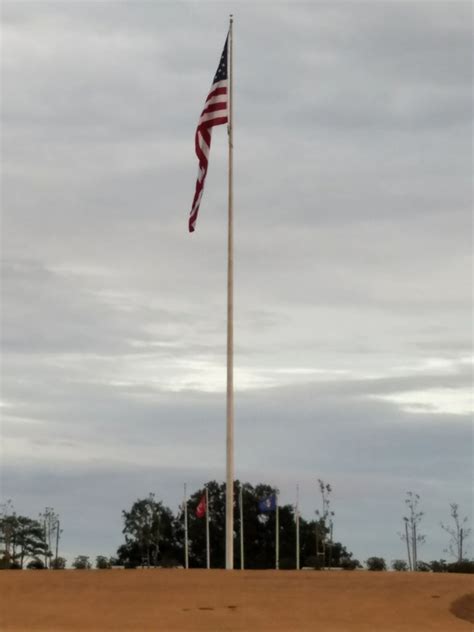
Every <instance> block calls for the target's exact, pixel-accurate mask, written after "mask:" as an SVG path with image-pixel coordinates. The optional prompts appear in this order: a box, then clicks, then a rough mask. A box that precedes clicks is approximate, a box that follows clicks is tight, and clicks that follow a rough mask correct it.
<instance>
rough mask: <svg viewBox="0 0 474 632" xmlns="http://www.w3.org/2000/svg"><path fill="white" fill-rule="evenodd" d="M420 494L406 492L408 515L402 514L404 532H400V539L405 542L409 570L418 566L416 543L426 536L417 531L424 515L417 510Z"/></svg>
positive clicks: (422, 540) (418, 543) (423, 539)
mask: <svg viewBox="0 0 474 632" xmlns="http://www.w3.org/2000/svg"><path fill="white" fill-rule="evenodd" d="M419 502H420V496H419V495H418V494H414V493H413V492H407V497H406V499H405V504H406V506H407V508H408V516H403V520H404V522H405V533H402V534H400V537H401V539H402V540H405V541H406V543H407V554H408V567H409V568H410V570H413V571H416V570H417V567H418V545H421V544H423V543H424V542H425V540H426V538H425V536H424V535H422V534H421V533H418V525H419V524H420V522H421V519H422V517H423V515H424V513H423V512H422V511H419V509H418V505H419Z"/></svg>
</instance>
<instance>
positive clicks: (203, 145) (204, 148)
mask: <svg viewBox="0 0 474 632" xmlns="http://www.w3.org/2000/svg"><path fill="white" fill-rule="evenodd" d="M209 133H211V130H209ZM198 138H199V147H200V149H201V151H202V153H203V154H204V155H205V156H206V158H207V159H208V160H209V149H210V147H209V145H208V144H207V143H206V141H205V140H204V136H203V135H202V134H198Z"/></svg>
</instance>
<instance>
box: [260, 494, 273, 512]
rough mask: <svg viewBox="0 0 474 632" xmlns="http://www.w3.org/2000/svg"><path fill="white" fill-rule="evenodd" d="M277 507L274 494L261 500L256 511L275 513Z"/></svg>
mask: <svg viewBox="0 0 474 632" xmlns="http://www.w3.org/2000/svg"><path fill="white" fill-rule="evenodd" d="M276 506H277V497H276V494H272V495H271V496H267V497H266V498H263V499H262V500H260V501H259V503H258V510H259V511H260V512H262V513H264V512H266V511H275V509H276Z"/></svg>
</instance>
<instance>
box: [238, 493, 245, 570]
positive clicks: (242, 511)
mask: <svg viewBox="0 0 474 632" xmlns="http://www.w3.org/2000/svg"><path fill="white" fill-rule="evenodd" d="M239 506H240V570H242V571H243V570H244V503H243V490H242V483H240V498H239Z"/></svg>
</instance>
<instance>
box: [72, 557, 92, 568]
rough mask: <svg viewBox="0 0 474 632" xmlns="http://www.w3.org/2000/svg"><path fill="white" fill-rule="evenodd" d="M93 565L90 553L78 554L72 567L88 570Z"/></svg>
mask: <svg viewBox="0 0 474 632" xmlns="http://www.w3.org/2000/svg"><path fill="white" fill-rule="evenodd" d="M91 566H92V565H91V563H90V561H89V556H88V555H78V556H77V557H76V559H75V560H74V562H73V563H72V567H73V568H75V569H76V570H78V571H81V570H88V569H89V568H91Z"/></svg>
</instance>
